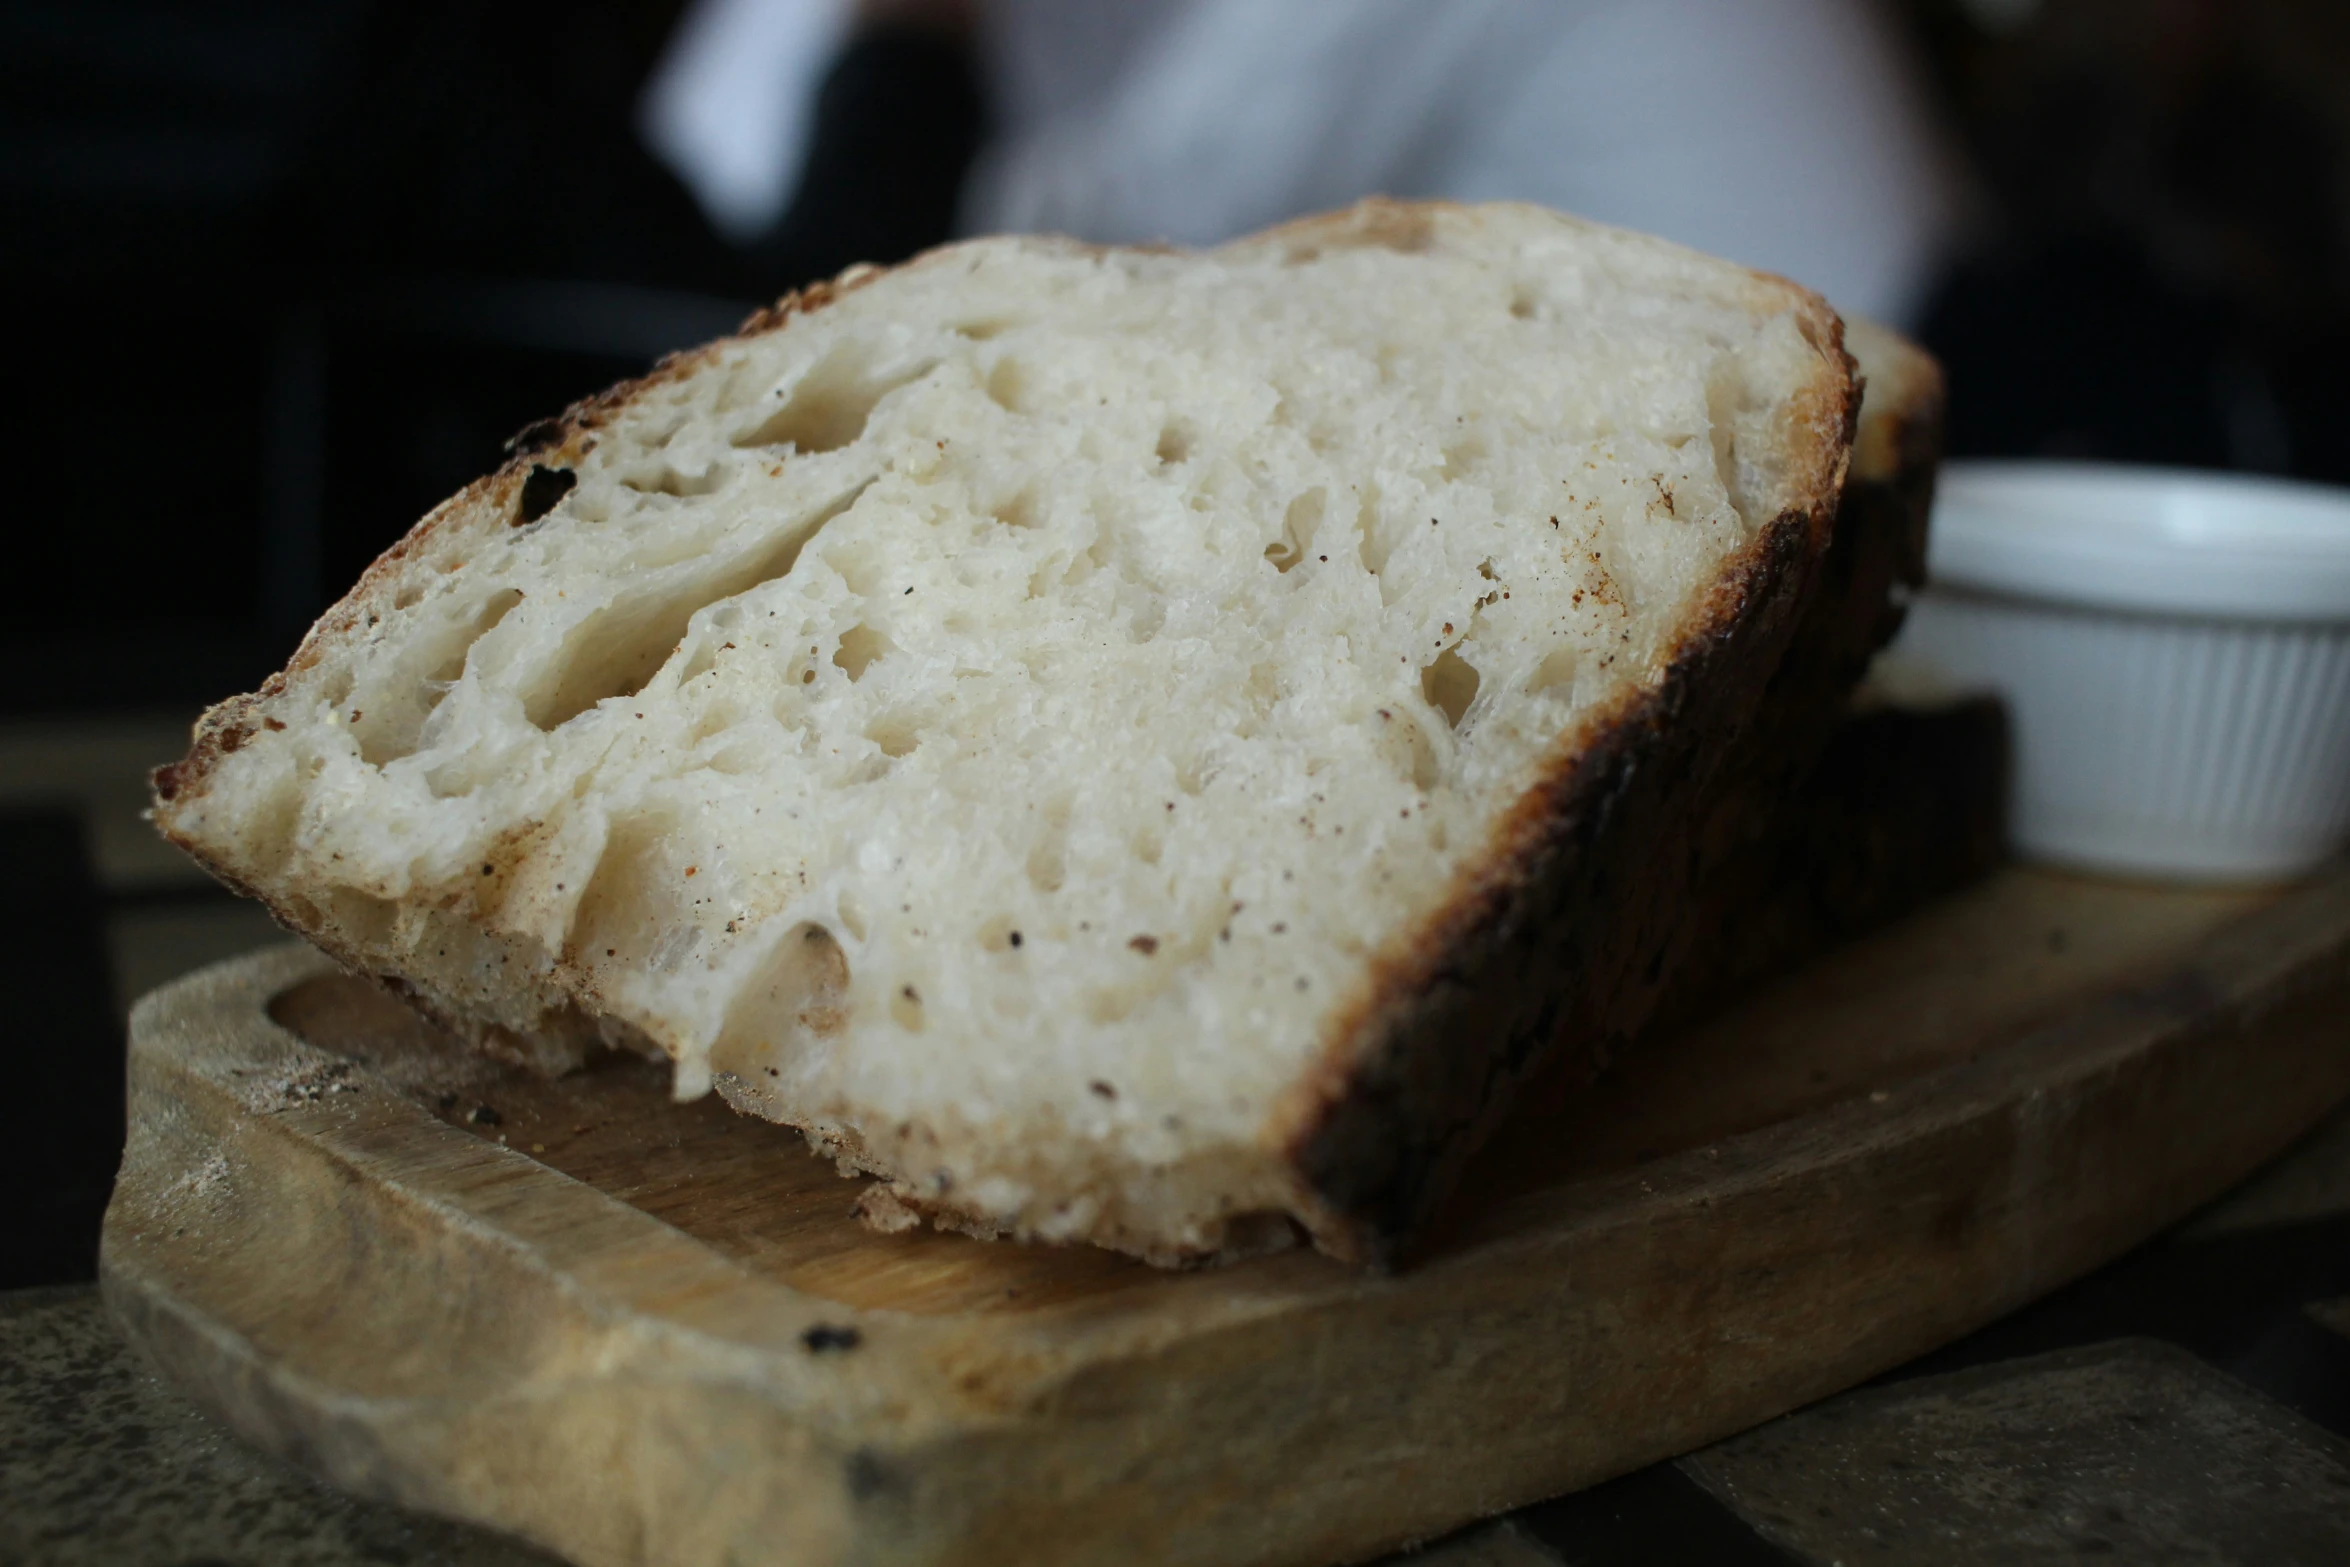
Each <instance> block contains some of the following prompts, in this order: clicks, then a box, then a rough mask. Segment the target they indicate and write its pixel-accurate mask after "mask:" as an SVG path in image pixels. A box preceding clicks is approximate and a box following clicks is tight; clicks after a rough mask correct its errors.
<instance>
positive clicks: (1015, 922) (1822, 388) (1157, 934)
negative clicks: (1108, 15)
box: [155, 202, 1857, 1262]
mask: <svg viewBox="0 0 2350 1567" xmlns="http://www.w3.org/2000/svg"><path fill="white" fill-rule="evenodd" d="M1841 330H1842V329H1841V323H1840V322H1839V321H1838V319H1837V317H1836V316H1835V314H1834V313H1833V312H1832V311H1831V310H1830V309H1829V308H1828V307H1827V306H1826V305H1825V304H1824V303H1823V302H1822V301H1821V300H1819V299H1818V298H1817V297H1816V296H1814V295H1811V294H1809V293H1807V292H1805V291H1804V290H1802V289H1800V288H1797V287H1795V286H1793V285H1791V284H1788V283H1785V282H1783V281H1780V280H1778V279H1775V278H1770V277H1765V276H1761V275H1758V274H1755V273H1751V272H1748V271H1745V270H1743V269H1740V268H1737V267H1734V266H1730V265H1728V264H1726V263H1722V262H1718V261H1713V260H1710V259H1707V258H1705V257H1701V256H1698V255H1695V254H1693V253H1691V252H1688V251H1685V250H1681V249H1679V248H1677V247H1674V246H1671V245H1668V244H1665V243H1663V242H1661V241H1656V240H1651V239H1646V238H1642V237H1639V236H1635V235H1630V234H1625V233H1621V232H1617V231H1613V230H1609V229H1606V228H1602V227H1599V226H1596V225H1592V224H1588V223H1584V222H1580V221H1577V220H1574V219H1570V218H1565V217H1561V216H1558V215H1556V214H1553V213H1548V212H1544V211H1541V210H1538V209H1533V208H1527V207H1519V206H1490V207H1472V208H1463V207H1449V206H1415V205H1404V204H1396V203H1387V202H1373V203H1368V204H1365V205H1363V206H1360V207H1357V208H1354V209H1352V210H1350V211H1347V212H1344V213H1339V214H1335V215H1332V216H1330V217H1326V218H1320V219H1313V220H1308V221H1306V222H1303V223H1299V224H1293V225H1290V226H1288V227H1285V228H1282V229H1279V230H1275V231H1273V232H1271V233H1269V234H1266V235H1263V236H1260V237H1257V238H1255V239H1251V240H1246V241H1242V242H1240V243H1237V244H1234V245H1231V246H1228V247H1225V248H1223V249H1221V250H1217V251H1212V252H1207V253H1204V254H1175V253H1167V252H1157V251H1114V250H1113V251H1103V250H1096V249H1091V248H1087V247H1081V246H1078V245H1074V244H1069V243H1065V242H1057V241H1049V240H1030V239H998V240H984V241H978V242H974V243H971V244H966V245H959V246H955V247H951V248H949V249H946V250H942V251H938V252H935V253H932V254H930V255H928V256H925V257H923V258H921V259H919V260H917V261H915V262H912V263H910V264H908V265H906V266H903V267H900V268H896V269H893V270H889V271H872V270H860V271H857V272H853V273H851V274H849V275H847V276H845V277H844V278H843V279H842V280H841V281H840V282H839V283H837V284H835V285H832V286H828V287H822V288H818V289H814V290H810V291H809V292H807V293H805V294H803V295H801V296H798V297H796V298H794V299H791V300H787V301H785V302H784V303H783V304H782V305H780V306H778V307H777V308H776V309H774V310H772V311H768V312H764V313H762V314H761V315H760V316H758V317H756V318H754V319H753V320H752V321H751V322H750V323H748V324H747V326H746V327H745V329H744V331H743V333H742V334H741V335H740V336H738V337H734V338H729V339H726V340H724V341H722V342H719V343H716V344H713V345H710V346H709V347H706V348H703V349H700V350H698V351H696V352H693V353H690V354H686V355H682V356H679V357H677V358H674V359H672V360H670V361H668V362H667V363H665V364H664V365H663V366H662V367H661V368H660V369H658V370H657V371H655V372H654V373H653V374H652V375H651V376H649V377H647V378H646V379H645V380H643V381H640V382H637V383H633V384H631V385H627V386H623V387H620V388H617V389H615V390H614V391H612V392H610V393H607V394H605V395H604V396H602V397H600V398H597V399H595V400H593V401H591V402H588V403H585V404H582V405H580V406H579V407H577V408H575V409H573V410H571V412H570V413H569V414H568V415H567V416H566V417H565V418H564V419H562V420H561V421H556V422H550V423H549V424H547V425H544V426H540V427H534V428H533V430H531V431H529V432H526V436H525V439H524V441H523V445H524V447H525V450H524V451H523V452H522V453H521V454H520V455H518V456H517V457H516V458H515V460H514V461H513V462H511V463H510V464H508V465H507V467H506V468H505V469H503V470H502V471H500V472H499V473H497V474H495V475H492V476H491V477H489V478H487V479H484V480H482V481H481V482H479V483H477V484H475V485H474V486H472V487H471V488H469V489H467V490H466V491H464V492H463V493H461V494H460V495H458V496H456V497H455V498H453V499H452V500H450V501H449V502H447V503H446V504H444V505H443V506H441V507H440V508H439V509H437V510H436V511H434V512H433V513H432V514H431V515H430V516H429V517H427V518H426V519H425V520H424V521H423V522H422V523H420V524H419V525H418V526H417V528H416V529H415V530H414V531H413V532H412V533H411V534H410V535H409V536H408V537H407V538H406V539H404V540H403V541H401V542H400V543H399V544H398V545H396V546H394V547H393V548H392V549H391V550H390V551H389V552H388V553H387V554H386V555H385V556H384V557H383V558H382V559H381V560H380V561H378V562H377V563H376V565H375V566H374V567H372V568H371V569H370V570H369V571H368V573H367V574H366V576H365V577H363V578H362V579H361V581H360V582H359V584H358V586H357V587H356V588H354V589H353V590H352V592H351V594H350V595H349V596H348V597H347V598H345V599H344V600H343V602H342V603H340V604H339V605H337V606H336V607H335V608H334V609H333V610H332V611H331V612H329V614H328V615H327V616H326V617H325V618H324V619H323V620H322V621H321V622H320V623H319V625H318V626H317V627H316V628H315V629H314V630H313V631H312V633H311V634H310V636H309V637H308V638H307V640H305V642H304V643H303V645H302V647H301V649H300V650H299V651H298V652H297V653H296V654H295V656H294V659H293V661H292V663H291V664H289V665H288V667H287V668H286V670H285V671H284V672H283V673H281V674H279V675H277V676H274V677H272V678H271V679H270V680H269V681H268V682H267V683H266V684H265V685H264V686H263V687H262V689H261V690H260V691H259V692H257V693H255V694H253V695H250V696H244V697H238V698H234V699H232V700H230V701H229V702H226V703H224V704H222V705H221V706H220V707H219V708H216V709H215V710H214V711H212V712H211V713H209V714H208V715H206V717H205V719H204V720H203V721H202V723H201V724H200V725H199V727H198V731H197V735H196V741H195V746H194V749H193V751H192V752H191V754H190V756H189V757H188V758H187V759H186V760H185V761H183V762H180V763H177V764H175V765H173V766H172V767H169V768H166V769H164V770H163V771H162V772H160V773H159V774H158V775H157V780H156V787H157V798H158V803H157V807H156V811H155V816H156V819H157V821H158V823H159V824H160V825H161V827H162V828H163V830H164V831H165V832H166V833H168V834H169V835H170V836H171V837H172V838H173V839H174V841H176V842H178V843H180V844H181V845H182V846H184V847H186V848H187V849H189V850H190V851H191V852H193V853H194V854H196V855H197V856H198V857H200V858H201V859H202V860H204V862H205V863H206V864H208V865H209V866H211V867H212V868H213V869H214V870H215V872H216V873H217V874H219V875H220V876H221V877H222V878H223V879H224V880H226V881H228V882H230V883H231V884H232V885H234V886H237V887H239V888H241V889H243V890H246V891H248V892H250V893H252V894H253V895H255V896H258V897H260V898H262V899H264V900H265V901H267V902H268V903H269V905H270V906H271V908H272V909H273V910H275V911H276V913H277V914H278V916H279V918H280V919H282V920H283V921H284V922H285V923H287V924H288V925H289V926H290V927H292V928H293V929H295V930H297V931H299V932H301V933H302V934H304V935H306V936H308V937H310V938H311V939H312V940H314V941H316V942H317V943H318V944H319V945H320V946H322V947H324V948H325V949H327V950H328V951H329V952H331V953H333V954H335V955H336V956H337V957H339V958H340V959H341V960H342V961H344V962H345V963H347V964H349V965H351V966H352V967H353V968H355V969H358V970H360V971H363V972H365V973H369V974H373V975H376V976H378V977H380V978H382V979H383V980H384V981H385V982H386V983H387V984H390V985H392V986H394V987H395V988H396V989H398V990H399V991H400V992H401V993H402V994H404V995H406V996H408V997H410V998H411V999H412V1000H413V1001H414V1002H415V1003H416V1004H418V1005H419V1006H420V1007H422V1008H423V1009H424V1010H426V1011H427V1012H429V1013H430V1014H431V1015H433V1016H434V1017H436V1018H438V1019H439V1020H441V1021H442V1022H444V1023H445V1024H447V1025H449V1026H451V1027H453V1028H454V1029H456V1030H458V1031H459V1032H461V1033H463V1034H466V1035H468V1036H469V1037H471V1038H473V1039H474V1040H475V1041H477V1042H479V1043H481V1044H483V1045H485V1046H487V1047H489V1048H492V1049H495V1050H499V1051H502V1052H506V1053H509V1054H516V1055H520V1056H522V1057H524V1058H526V1059H530V1060H533V1061H535V1062H538V1063H540V1064H542V1065H546V1066H549V1067H557V1066H560V1065H562V1064H564V1063H566V1062H568V1061H571V1060H575V1059H577V1058H578V1056H579V1054H580V1053H581V1052H582V1051H583V1050H584V1049H586V1048H588V1047H590V1046H593V1045H596V1044H599V1043H602V1044H618V1045H626V1046H633V1047H636V1048H640V1049H647V1050H658V1051H661V1052H665V1053H666V1054H667V1055H669V1056H670V1057H671V1058H672V1059H673V1060H674V1061H675V1063H676V1084H677V1091H678V1092H679V1093H680V1094H681V1095H690V1094H695V1093H699V1092H702V1091H703V1090H704V1089H706V1088H707V1087H709V1086H711V1085H712V1084H713V1083H715V1085H716V1086H717V1087H718V1088H719V1090H720V1091H721V1092H722V1093H724V1094H725V1096H726V1097H727V1098H728V1100H729V1101H730V1102H732V1103H733V1104H734V1105H736V1106H737V1107H738V1108H740V1109H743V1110H746V1111H750V1112H752V1113H755V1114H758V1115H763V1116H767V1117H770V1118H773V1119H775V1120H778V1121H783V1122H787V1123H789V1124H791V1125H794V1126H797V1127H799V1128H801V1129H802V1130H803V1131H804V1132H805V1133H806V1134H807V1135H808V1137H809V1138H810V1139H811V1140H812V1141H813V1142H814V1143H816V1144H817V1145H818V1146H819V1147H821V1148H823V1149H826V1150H828V1151H830V1152H831V1153H833V1154H835V1155H836V1156H837V1157H839V1159H840V1160H841V1161H842V1164H843V1167H844V1170H846V1169H851V1168H853V1169H857V1170H864V1171H870V1172H873V1173H875V1174H878V1175H880V1176H883V1177H884V1178H885V1179H886V1182H887V1185H886V1187H884V1188H876V1189H875V1194H874V1197H873V1199H872V1201H871V1202H870V1203H869V1211H871V1212H874V1213H875V1214H876V1215H877V1216H878V1217H880V1218H883V1219H885V1220H888V1219H898V1220H904V1219H907V1218H909V1217H911V1216H912V1215H914V1214H917V1213H927V1214H930V1215H932V1216H935V1217H937V1218H939V1219H940V1220H942V1221H943V1222H948V1223H952V1224H955V1225H957V1226H959V1227H964V1228H969V1229H972V1230H975V1231H978V1232H981V1233H1008V1234H1014V1235H1019V1236H1023V1237H1034V1238H1043V1239H1051V1240H1090V1241H1095V1242H1099V1243H1102V1244H1105V1245H1110V1246H1115V1247H1120V1248H1123V1249H1125V1250H1128V1251H1132V1252H1136V1253H1138V1254H1141V1255H1143V1256H1146V1257H1149V1258H1152V1259H1153V1260H1157V1261H1162V1262H1172V1261H1179V1260H1183V1259H1188V1258H1196V1257H1201V1256H1209V1255H1215V1254H1219V1253H1232V1252H1236V1251H1241V1250H1246V1249H1250V1248H1252V1247H1255V1246H1260V1245H1265V1244H1273V1243H1278V1242H1280V1241H1281V1240H1283V1239H1284V1238H1285V1237H1286V1236H1287V1235H1288V1234H1290V1233H1291V1231H1290V1226H1291V1224H1292V1222H1294V1223H1296V1224H1298V1225H1302V1226H1303V1228H1304V1229H1305V1230H1306V1231H1307V1232H1308V1233H1309V1234H1310V1235H1311V1237H1312V1238H1313V1240H1314V1241H1315V1242H1316V1244H1318V1245H1320V1246H1321V1247H1323V1248H1324V1249H1325V1250H1327V1251H1330V1252H1332V1253H1334V1254H1337V1255H1340V1256H1343V1257H1349V1258H1355V1259H1361V1260H1369V1261H1376V1260H1379V1259H1382V1258H1385V1257H1388V1256H1390V1255H1392V1253H1393V1251H1394V1248H1395V1247H1396V1246H1397V1245H1398V1244H1399V1243H1400V1242H1401V1241H1402V1240H1403V1239H1404V1238H1405V1237H1406V1236H1408V1234H1409V1233H1410V1231H1411V1228H1412V1226H1413V1225H1414V1224H1415V1223H1416V1222H1417V1221H1418V1220H1419V1219H1420V1218H1421V1217H1422V1216H1424V1215H1425V1214H1426V1212H1427V1211H1428V1209H1429V1207H1430V1205H1431V1204H1432V1203H1433V1202H1434V1201H1435V1199H1436V1198H1437V1197H1438V1196H1440V1195H1441V1192H1442V1189H1443V1187H1444V1186H1445V1184H1446V1183H1447V1182H1448V1181H1449V1179H1450V1178H1451V1177H1452V1175H1453V1174H1454V1173H1456V1172H1457V1170H1458V1169H1459V1167H1460V1163H1461V1161H1462V1160H1463V1159H1465V1157H1466V1155H1467V1152H1468V1150H1469V1148H1470V1147H1471V1146H1473V1144H1474V1143H1475V1141H1476V1140H1477V1139H1478V1138H1479V1137H1481V1136H1482V1135H1483V1134H1484V1133H1485V1132H1486V1131H1487V1130H1489V1128H1490V1126H1491V1125H1492V1123H1493V1122H1494V1121H1495V1120H1496V1119H1497V1118H1498V1117H1499V1115H1500V1114H1501V1112H1502V1109H1503V1108H1504V1107H1505V1106H1506V1104H1507V1102H1508V1100H1509V1098H1510V1096H1511V1095H1512V1093H1513V1092H1514V1090H1515V1089H1516V1088H1517V1087H1518V1086H1520V1085H1521V1084H1523V1083H1525V1082H1527V1081H1529V1080H1531V1079H1532V1078H1534V1077H1535V1076H1537V1075H1539V1074H1542V1073H1545V1072H1547V1071H1550V1070H1551V1069H1553V1068H1554V1067H1555V1066H1556V1064H1557V1063H1558V1062H1559V1061H1560V1060H1562V1059H1566V1058H1569V1057H1572V1056H1574V1055H1575V1054H1576V1053H1578V1052H1584V1051H1588V1050H1591V1049H1594V1048H1597V1047H1598V1046H1599V1045H1601V1044H1603V1043H1604V1042H1605V1041H1607V1040H1609V1039H1612V1038H1615V1037H1618V1036H1620V1035H1621V1034H1623V1033H1625V1032H1626V1031H1628V1030H1629V1029H1630V1028H1632V1027H1635V1026H1637V1024H1638V1022H1639V1021H1640V1017H1641V1015H1642V1014H1643V1013H1644V1011H1645V1009H1646V1008H1647V1007H1648V1006H1649V1005H1651V1004H1652V1003H1653V999H1654V990H1655V981H1656V977H1657V976H1656V965H1658V964H1660V963H1662V962H1663V960H1664V943H1665V942H1666V941H1667V940H1668V937H1669V934H1670V930H1671V924H1672V921H1671V914H1672V907H1673V902H1674V900H1675V899H1676V898H1677V897H1678V896H1680V895H1681V893H1682V892H1683V891H1684V890H1685V888H1686V881H1687V871H1688V866H1687V863H1686V862H1687V861H1688V859H1689V858H1690V855H1689V851H1688V848H1687V843H1688V841H1689V834H1690V831H1691V829H1692V825H1693V824H1694V823H1695V822H1697V821H1698V820H1699V819H1700V817H1701V815H1702V812H1703V811H1704V809H1705V807H1706V805H1707V803H1708V802H1709V801H1710V800H1711V799H1712V798H1713V797H1714V795H1715V793H1716V791H1717V790H1718V787H1719V785H1720V775H1721V774H1722V772H1723V770H1724V768H1725V766H1727V765H1729V760H1730V759H1735V758H1737V757H1738V756H1740V755H1741V754H1742V752H1741V746H1748V747H1749V748H1751V744H1750V742H1747V741H1744V740H1742V739H1741V735H1742V731H1743V730H1744V729H1745V728H1746V727H1747V726H1748V724H1749V721H1750V720H1751V719H1752V718H1753V717H1754V716H1755V715H1756V714H1757V712H1758V711H1759V710H1761V708H1762V705H1763V703H1764V700H1765V693H1766V690H1767V689H1768V688H1769V686H1770V685H1771V682H1772V680H1773V677H1774V675H1775V673H1776V672H1777V671H1778V670H1779V668H1780V665H1781V662H1782V656H1783V654H1784V653H1785V651H1786V649H1787V646H1788V644H1789V640H1790V638H1791V637H1792V636H1793V635H1794V633H1795V630H1796V627H1797V624H1798V621H1799V619H1800V618H1801V616H1802V614H1803V612H1804V610H1805V607H1806V605H1807V604H1808V603H1809V602H1810V601H1811V600H1812V598H1813V597H1814V596H1815V589H1816V588H1817V586H1818V581H1819V576H1820V572H1821V569H1822V562H1823V560H1824V558H1825V556H1826V554H1827V551H1828V546H1829V542H1830V538H1831V534H1832V532H1833V522H1834V516H1835V511H1836V504H1837V499H1838V495H1839V491H1840V487H1841V485H1842V483H1843V479H1844V474H1845V468H1846V463H1847V460H1848V456H1849V450H1850V439H1851V431H1852V425H1853V419H1854V414H1855V407H1856V401H1857V392H1856V384H1855V380H1854V377H1853V373H1852V364H1851V361H1850V359H1849V358H1848V357H1847V355H1846V354H1845V352H1844V350H1843V348H1842V346H1841ZM1825 700H1827V701H1828V703H1829V705H1830V706H1831V707H1832V706H1833V696H1830V697H1828V698H1826V699H1825ZM1764 749H1765V750H1767V749H1768V746H1767V744H1766V745H1765V746H1764Z"/></svg>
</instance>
